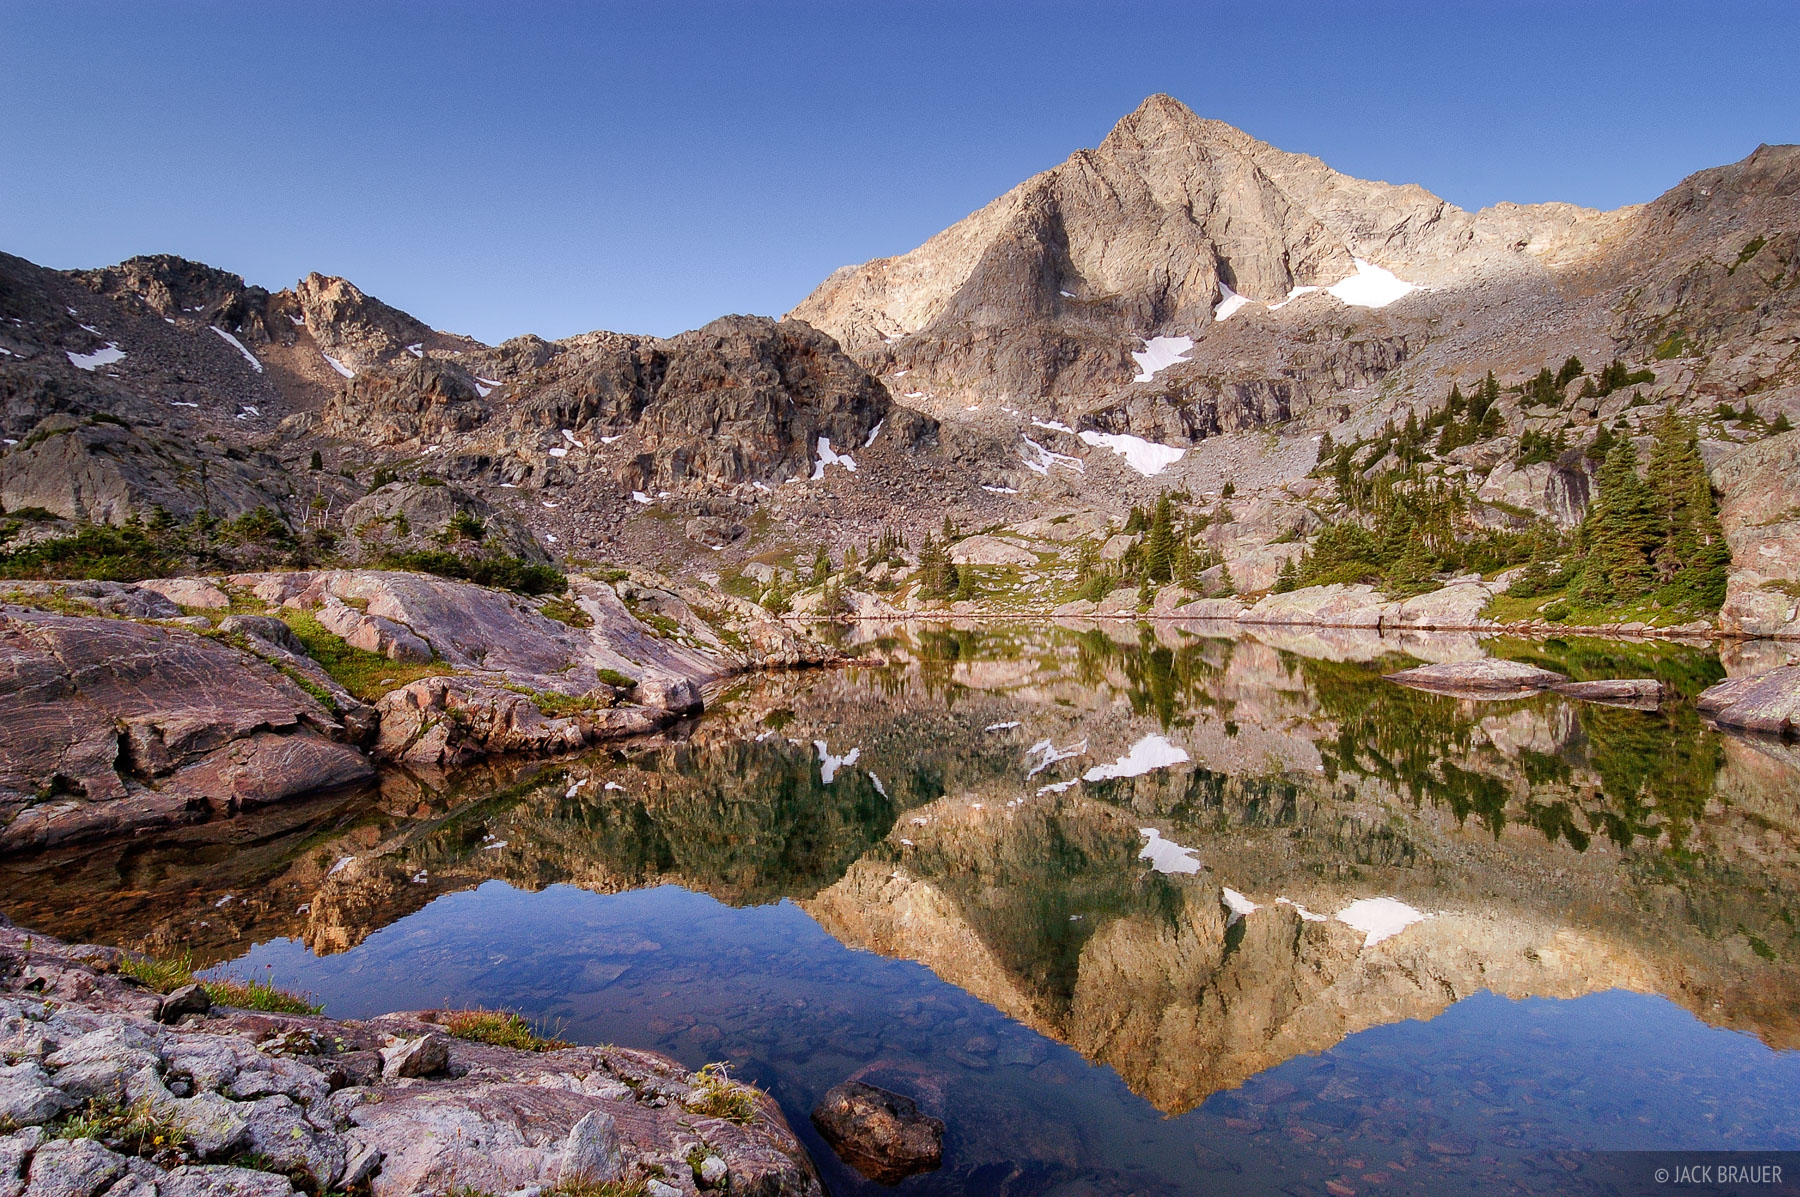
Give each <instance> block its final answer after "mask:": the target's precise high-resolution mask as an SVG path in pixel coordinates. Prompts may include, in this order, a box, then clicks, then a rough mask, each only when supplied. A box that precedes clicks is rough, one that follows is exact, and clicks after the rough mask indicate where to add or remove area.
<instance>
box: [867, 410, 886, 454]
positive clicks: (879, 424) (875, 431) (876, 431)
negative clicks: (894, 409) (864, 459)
mask: <svg viewBox="0 0 1800 1197" xmlns="http://www.w3.org/2000/svg"><path fill="white" fill-rule="evenodd" d="M886 427H887V417H886V416H883V417H881V419H880V420H878V421H876V423H875V427H873V428H871V429H869V439H867V440H865V441H864V442H863V448H865V449H867V448H868V447H869V446H870V445H872V444H874V443H875V438H876V437H878V436H880V435H881V430H882V429H883V428H886Z"/></svg>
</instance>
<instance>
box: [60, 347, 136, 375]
mask: <svg viewBox="0 0 1800 1197" xmlns="http://www.w3.org/2000/svg"><path fill="white" fill-rule="evenodd" d="M63 352H64V353H65V354H68V358H69V364H70V365H71V366H74V367H75V368H76V369H77V370H86V371H87V372H88V373H89V374H92V373H93V372H94V371H95V370H98V369H99V368H100V367H101V366H110V365H112V364H113V363H114V362H122V361H124V360H125V351H124V350H123V349H120V348H119V347H118V346H117V345H115V344H114V343H113V342H111V341H108V342H107V343H106V344H104V345H102V346H101V347H100V348H98V349H96V350H94V352H92V353H69V351H68V350H66V349H65V350H63Z"/></svg>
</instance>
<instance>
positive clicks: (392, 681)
mask: <svg viewBox="0 0 1800 1197" xmlns="http://www.w3.org/2000/svg"><path fill="white" fill-rule="evenodd" d="M281 618H282V619H283V620H284V621H285V622H286V623H287V625H288V627H289V628H290V629H292V630H293V633H294V635H295V636H297V637H299V639H300V643H301V644H302V645H303V646H304V647H305V648H306V655H307V656H309V657H311V658H312V659H313V660H315V661H317V662H318V663H319V665H320V666H321V667H322V668H323V669H324V670H325V672H326V673H328V674H330V675H331V680H332V681H334V682H336V683H337V684H338V685H340V686H342V687H343V688H344V689H346V690H348V691H350V693H352V694H354V695H356V697H358V698H360V699H362V700H363V701H364V702H375V701H377V700H379V699H380V698H381V696H382V695H384V694H386V693H388V692H389V691H390V690H395V689H398V688H399V687H401V686H404V685H406V684H408V683H409V682H416V681H418V680H419V679H420V678H422V677H445V676H448V675H449V674H451V673H453V672H455V671H454V670H452V669H450V668H449V667H448V666H446V665H440V664H438V663H436V662H416V661H390V660H388V659H387V658H386V657H384V656H382V655H381V654H380V653H372V652H369V651H368V650H367V649H362V648H353V647H351V646H350V645H348V644H346V643H344V638H343V637H342V636H339V635H337V634H335V633H333V632H331V631H329V630H328V629H327V628H326V627H325V625H324V624H322V623H320V622H319V621H318V620H317V619H315V618H314V617H313V616H312V615H310V614H308V613H307V612H304V611H283V612H282V613H281Z"/></svg>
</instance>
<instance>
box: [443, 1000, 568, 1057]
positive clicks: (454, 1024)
mask: <svg viewBox="0 0 1800 1197" xmlns="http://www.w3.org/2000/svg"><path fill="white" fill-rule="evenodd" d="M443 1025H444V1030H445V1031H447V1032H448V1033H449V1034H451V1035H454V1036H455V1037H456V1038H458V1039H468V1040H472V1041H473V1042H475V1043H486V1044H491V1045H492V1046H494V1047H510V1048H516V1049H517V1050H519V1051H522V1052H553V1051H556V1050H557V1049H559V1048H564V1047H573V1046H574V1044H572V1043H569V1042H568V1041H566V1040H563V1039H553V1038H550V1037H548V1036H545V1035H540V1034H538V1033H537V1031H536V1030H534V1029H533V1028H532V1025H531V1024H530V1023H529V1022H526V1021H525V1019H524V1018H522V1017H520V1016H519V1015H517V1014H513V1013H510V1012H509V1011H504V1010H458V1011H456V1012H454V1013H452V1014H451V1015H449V1016H448V1017H447V1018H445V1019H444V1024H443Z"/></svg>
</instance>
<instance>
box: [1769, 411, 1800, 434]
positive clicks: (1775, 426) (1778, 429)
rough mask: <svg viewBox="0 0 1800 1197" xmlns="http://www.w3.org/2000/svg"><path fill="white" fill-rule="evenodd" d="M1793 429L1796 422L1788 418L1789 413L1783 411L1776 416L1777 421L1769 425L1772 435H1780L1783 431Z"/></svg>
mask: <svg viewBox="0 0 1800 1197" xmlns="http://www.w3.org/2000/svg"><path fill="white" fill-rule="evenodd" d="M1793 430H1794V422H1793V421H1792V420H1790V419H1788V414H1787V413H1786V412H1782V413H1781V414H1780V415H1778V416H1776V417H1775V422H1774V423H1772V424H1770V425H1769V433H1770V435H1772V436H1779V435H1780V434H1781V433H1784V432H1792V431H1793Z"/></svg>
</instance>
